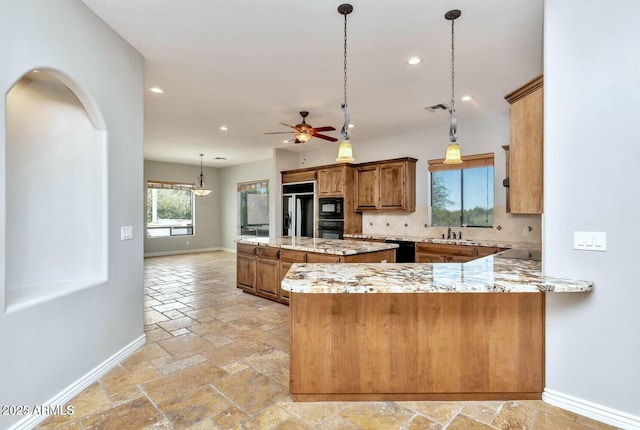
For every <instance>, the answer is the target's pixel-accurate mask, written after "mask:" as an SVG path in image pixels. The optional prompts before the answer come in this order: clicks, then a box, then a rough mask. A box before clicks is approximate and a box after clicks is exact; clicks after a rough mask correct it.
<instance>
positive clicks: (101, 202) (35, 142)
mask: <svg viewBox="0 0 640 430" xmlns="http://www.w3.org/2000/svg"><path fill="white" fill-rule="evenodd" d="M6 126H7V127H6V130H7V135H6V148H5V155H6V158H5V160H6V182H5V183H6V189H5V198H6V201H5V208H6V224H5V227H6V234H5V294H6V296H5V306H6V312H13V311H17V310H20V309H22V308H25V307H27V306H31V305H34V304H37V303H41V302H43V301H47V300H51V299H54V298H56V297H60V296H63V295H66V294H70V293H72V292H74V291H78V290H81V289H84V288H89V287H92V286H95V285H100V284H104V283H105V282H106V281H107V270H108V269H107V255H108V243H107V240H108V238H107V221H108V220H107V216H108V198H107V197H108V194H107V182H108V181H107V174H108V169H107V167H108V165H107V131H106V127H105V122H104V119H103V117H102V114H101V113H100V110H99V109H98V108H97V106H96V104H95V103H94V102H93V100H92V99H91V97H90V96H89V95H88V94H87V93H86V92H85V91H84V90H83V89H82V88H80V87H79V86H78V85H76V84H75V82H74V81H73V80H72V79H71V78H69V77H68V76H66V75H65V74H63V73H61V72H58V71H55V70H50V69H40V70H38V71H31V72H29V73H26V74H25V75H23V76H22V77H21V78H20V79H19V80H18V81H17V82H16V83H15V85H14V86H13V87H12V88H11V89H10V90H9V91H8V92H7V95H6Z"/></svg>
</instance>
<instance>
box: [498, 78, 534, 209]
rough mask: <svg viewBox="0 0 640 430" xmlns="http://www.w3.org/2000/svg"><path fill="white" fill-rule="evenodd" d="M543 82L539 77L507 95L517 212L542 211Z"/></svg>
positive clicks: (512, 203) (513, 203)
mask: <svg viewBox="0 0 640 430" xmlns="http://www.w3.org/2000/svg"><path fill="white" fill-rule="evenodd" d="M542 87H543V84H542V77H541V76H540V77H538V78H536V79H534V80H532V81H531V82H528V83H527V84H525V85H523V86H522V87H521V88H519V89H518V90H516V91H514V92H512V93H511V94H508V95H507V96H506V97H505V98H506V99H507V101H508V102H509V103H510V104H511V107H510V120H509V123H510V139H509V173H508V174H509V191H508V192H509V207H510V210H511V213H513V214H540V213H542V209H543V208H542V198H543V196H542V187H543V185H542V178H543V168H542V163H543V125H542V124H543V123H542V121H543V88H542Z"/></svg>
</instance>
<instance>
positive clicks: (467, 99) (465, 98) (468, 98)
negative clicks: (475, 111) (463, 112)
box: [462, 96, 473, 102]
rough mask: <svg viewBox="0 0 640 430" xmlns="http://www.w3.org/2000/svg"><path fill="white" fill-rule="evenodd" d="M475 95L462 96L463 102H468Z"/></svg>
mask: <svg viewBox="0 0 640 430" xmlns="http://www.w3.org/2000/svg"><path fill="white" fill-rule="evenodd" d="M472 98H473V97H471V96H462V101H463V102H468V101H469V100H471V99H472Z"/></svg>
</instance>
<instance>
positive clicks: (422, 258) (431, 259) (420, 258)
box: [416, 252, 442, 263]
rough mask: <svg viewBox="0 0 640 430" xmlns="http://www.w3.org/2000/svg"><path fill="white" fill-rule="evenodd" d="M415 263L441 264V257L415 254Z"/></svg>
mask: <svg viewBox="0 0 640 430" xmlns="http://www.w3.org/2000/svg"><path fill="white" fill-rule="evenodd" d="M416 263H442V256H441V255H438V254H428V253H426V252H416Z"/></svg>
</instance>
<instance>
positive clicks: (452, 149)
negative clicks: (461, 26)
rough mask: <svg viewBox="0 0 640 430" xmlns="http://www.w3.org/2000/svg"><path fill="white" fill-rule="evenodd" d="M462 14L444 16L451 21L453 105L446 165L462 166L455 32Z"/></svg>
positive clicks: (450, 111) (456, 11)
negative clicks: (455, 24) (456, 83)
mask: <svg viewBox="0 0 640 430" xmlns="http://www.w3.org/2000/svg"><path fill="white" fill-rule="evenodd" d="M460 15H462V12H461V11H460V10H458V9H453V10H450V11H449V12H447V13H445V14H444V18H445V19H446V20H448V21H451V105H450V106H449V116H450V121H449V141H450V143H449V145H448V146H447V153H446V155H445V159H444V164H462V158H460V145H459V144H457V143H456V140H457V139H458V136H457V131H458V121H457V120H456V107H455V83H454V82H455V75H456V73H455V30H454V21H455V20H456V19H458V18H460Z"/></svg>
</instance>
